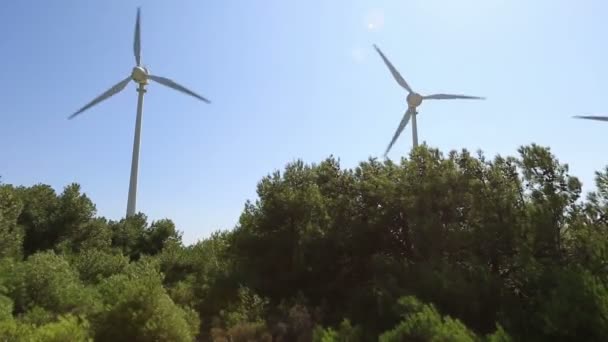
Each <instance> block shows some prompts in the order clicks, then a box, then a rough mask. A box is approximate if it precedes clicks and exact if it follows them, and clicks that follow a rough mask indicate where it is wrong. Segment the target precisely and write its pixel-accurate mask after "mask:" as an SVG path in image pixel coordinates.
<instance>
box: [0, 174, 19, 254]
mask: <svg viewBox="0 0 608 342" xmlns="http://www.w3.org/2000/svg"><path fill="white" fill-rule="evenodd" d="M22 210H23V204H22V203H21V201H20V200H19V198H18V197H17V196H16V194H15V191H14V189H13V188H12V187H11V186H8V185H1V184H0V258H4V257H12V258H20V257H21V252H22V248H23V247H22V246H23V235H24V233H23V229H22V228H21V227H20V226H19V225H18V224H17V222H18V221H17V220H18V218H19V215H21V211H22Z"/></svg>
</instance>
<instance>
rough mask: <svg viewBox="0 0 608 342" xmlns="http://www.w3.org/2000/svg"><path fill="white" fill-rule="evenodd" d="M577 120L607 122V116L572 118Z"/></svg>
mask: <svg viewBox="0 0 608 342" xmlns="http://www.w3.org/2000/svg"><path fill="white" fill-rule="evenodd" d="M573 117H574V118H577V119H587V120H597V121H608V116H599V115H577V116H573Z"/></svg>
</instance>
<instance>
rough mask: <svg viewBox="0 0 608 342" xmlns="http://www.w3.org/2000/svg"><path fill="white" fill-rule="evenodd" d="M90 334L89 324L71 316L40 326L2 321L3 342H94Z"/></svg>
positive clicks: (1, 334) (0, 327) (0, 325)
mask: <svg viewBox="0 0 608 342" xmlns="http://www.w3.org/2000/svg"><path fill="white" fill-rule="evenodd" d="M89 333H90V330H89V323H88V322H87V321H86V320H84V319H81V318H77V317H75V316H71V315H67V316H61V317H59V318H58V320H57V321H55V322H50V323H47V324H44V325H38V326H37V325H32V324H29V323H22V322H19V321H14V320H7V321H0V340H2V341H24V342H25V341H27V342H29V341H32V342H38V341H44V342H65V341H73V342H92V341H93V340H92V339H91V338H90V337H89Z"/></svg>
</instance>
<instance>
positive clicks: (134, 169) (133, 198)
mask: <svg viewBox="0 0 608 342" xmlns="http://www.w3.org/2000/svg"><path fill="white" fill-rule="evenodd" d="M139 18H140V9H139V7H138V8H137V18H136V20H135V39H134V42H133V53H134V55H135V62H136V65H135V67H133V70H132V71H131V74H130V75H129V76H127V77H126V78H125V79H124V80H122V81H120V82H118V83H117V84H115V85H114V86H112V87H111V88H110V89H108V90H106V91H105V92H104V93H103V94H101V95H99V96H98V97H96V98H95V99H93V101H91V102H89V103H88V104H87V105H85V106H84V107H82V108H81V109H79V110H78V111H77V112H76V113H74V114H72V115H71V116H70V117H69V118H68V119H73V118H74V117H76V116H77V115H78V114H80V113H82V112H84V111H85V110H87V109H89V108H91V107H93V106H95V105H96V104H98V103H100V102H102V101H104V100H107V99H108V98H110V97H112V96H113V95H116V94H118V93H119V92H120V91H122V90H123V89H124V88H125V87H126V86H127V84H128V83H129V81H131V80H133V81H134V82H135V83H136V84H137V92H138V96H137V118H136V121H135V137H134V139H133V157H132V160H131V178H130V181H129V199H128V202H127V217H129V216H132V215H134V214H135V207H136V203H137V174H138V168H139V143H140V140H141V120H142V116H143V104H144V94H145V93H146V85H148V80H152V81H154V82H157V83H160V84H162V85H164V86H166V87H169V88H173V89H175V90H177V91H180V92H182V93H185V94H187V95H190V96H194V97H196V98H197V99H199V100H201V101H203V102H206V103H211V102H210V101H209V100H207V99H206V98H204V97H202V96H200V95H198V94H196V93H195V92H193V91H191V90H189V89H187V88H185V87H184V86H181V85H179V84H178V83H176V82H174V81H172V80H170V79H168V78H166V77H161V76H155V75H152V74H150V73H149V72H148V69H147V68H145V67H144V66H142V64H141V37H140V36H141V33H140V30H141V28H140V23H139V21H140V19H139Z"/></svg>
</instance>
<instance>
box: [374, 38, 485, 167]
mask: <svg viewBox="0 0 608 342" xmlns="http://www.w3.org/2000/svg"><path fill="white" fill-rule="evenodd" d="M374 48H375V49H376V51H378V54H380V57H382V60H383V61H384V64H386V66H387V67H388V69H389V70H390V72H391V74H393V77H394V78H395V80H396V81H397V83H399V85H400V86H401V87H403V88H404V89H405V90H407V92H408V94H407V98H406V100H407V110H406V111H405V114H404V115H403V118H402V119H401V122H400V123H399V126H398V127H397V131H396V132H395V135H394V136H393V139H392V140H391V142H390V144H389V145H388V147H387V148H386V152H384V157H386V155H387V154H388V152H389V151H390V149H391V147H393V145H394V144H395V142H396V141H397V138H399V135H401V132H403V129H404V128H405V126H407V123H408V122H409V121H410V118H411V119H412V136H413V141H414V148H415V147H417V146H418V128H417V127H416V115H417V114H418V112H417V111H416V108H418V106H420V104H422V100H452V99H471V100H485V98H484V97H478V96H468V95H451V94H434V95H425V96H423V95H420V94H419V93H417V92H415V91H414V90H412V88H411V87H410V86H409V84H407V82H406V81H405V79H403V77H402V76H401V75H400V74H399V71H397V69H396V68H395V67H394V66H393V64H391V62H390V61H389V60H388V58H386V56H385V55H384V54H383V53H382V51H380V48H378V46H376V45H375V44H374Z"/></svg>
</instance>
